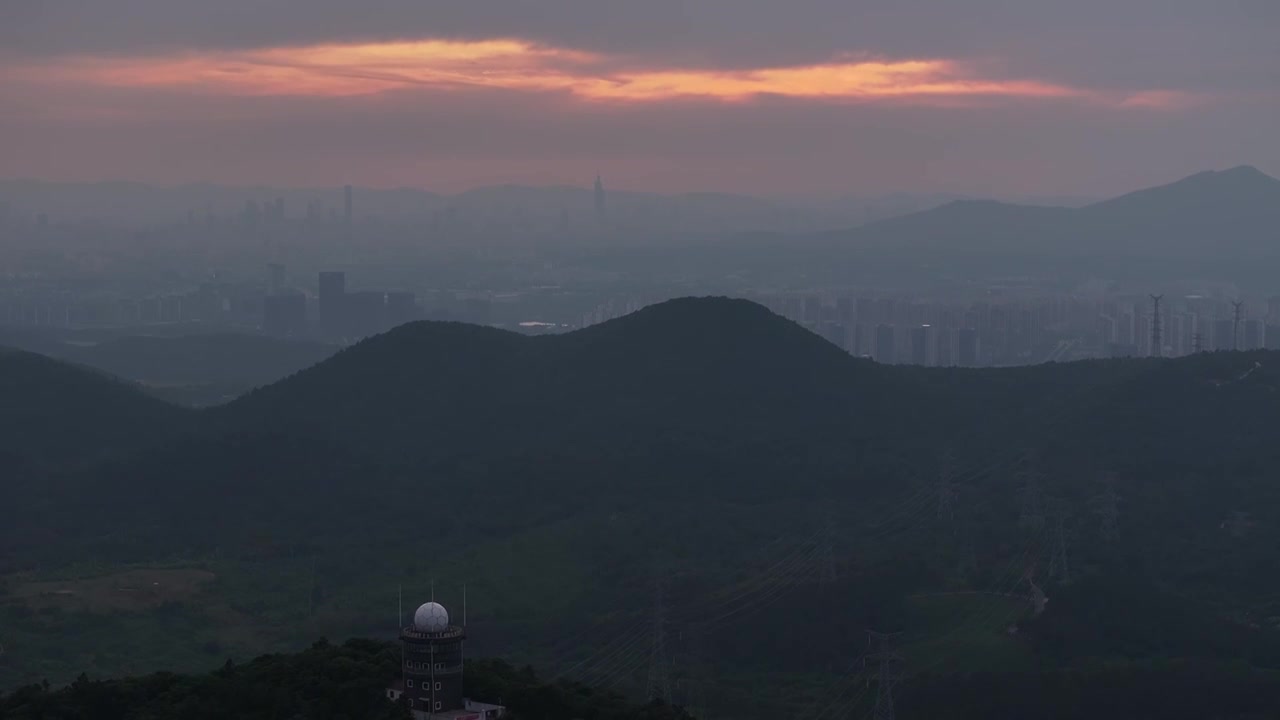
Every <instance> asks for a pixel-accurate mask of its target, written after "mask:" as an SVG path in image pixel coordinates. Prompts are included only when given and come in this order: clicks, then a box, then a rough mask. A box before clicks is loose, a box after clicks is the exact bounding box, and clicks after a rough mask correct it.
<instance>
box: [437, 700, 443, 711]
mask: <svg viewBox="0 0 1280 720" xmlns="http://www.w3.org/2000/svg"><path fill="white" fill-rule="evenodd" d="M441 707H443V705H442V704H441V703H440V701H438V700H437V701H436V709H437V710H439V709H440V708H441Z"/></svg>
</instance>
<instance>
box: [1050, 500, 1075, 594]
mask: <svg viewBox="0 0 1280 720" xmlns="http://www.w3.org/2000/svg"><path fill="white" fill-rule="evenodd" d="M1049 507H1050V512H1051V513H1052V515H1053V552H1052V554H1051V555H1050V556H1049V577H1051V578H1053V579H1054V580H1057V581H1058V582H1060V583H1062V584H1064V585H1065V584H1067V583H1069V582H1071V566H1070V565H1069V564H1068V563H1067V533H1066V529H1065V525H1066V518H1067V515H1068V514H1069V513H1070V508H1069V506H1068V505H1067V503H1066V501H1064V500H1061V499H1058V498H1053V499H1051V500H1050V501H1049Z"/></svg>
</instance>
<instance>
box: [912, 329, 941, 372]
mask: <svg viewBox="0 0 1280 720" xmlns="http://www.w3.org/2000/svg"><path fill="white" fill-rule="evenodd" d="M936 357H937V333H935V332H934V328H933V326H932V325H918V326H916V327H913V328H911V364H912V365H925V366H931V365H933V364H934V362H935V358H936Z"/></svg>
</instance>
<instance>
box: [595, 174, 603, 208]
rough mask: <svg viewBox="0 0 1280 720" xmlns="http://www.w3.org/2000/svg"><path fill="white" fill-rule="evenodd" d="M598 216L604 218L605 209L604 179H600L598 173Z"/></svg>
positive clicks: (596, 193)
mask: <svg viewBox="0 0 1280 720" xmlns="http://www.w3.org/2000/svg"><path fill="white" fill-rule="evenodd" d="M595 200H596V217H597V218H603V217H604V211H605V196H604V181H603V180H601V179H600V175H599V174H598V173H597V174H596V191H595Z"/></svg>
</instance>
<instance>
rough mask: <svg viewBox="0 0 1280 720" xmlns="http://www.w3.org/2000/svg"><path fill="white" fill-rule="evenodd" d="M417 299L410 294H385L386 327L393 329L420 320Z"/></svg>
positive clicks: (420, 313)
mask: <svg viewBox="0 0 1280 720" xmlns="http://www.w3.org/2000/svg"><path fill="white" fill-rule="evenodd" d="M421 319H422V312H421V311H420V310H419V308H418V303H417V298H416V297H414V294H413V293H411V292H389V293H387V326H388V327H395V326H397V325H403V324H405V323H407V322H413V321H414V320H421Z"/></svg>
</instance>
